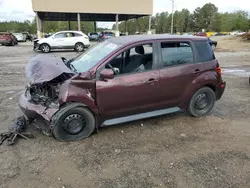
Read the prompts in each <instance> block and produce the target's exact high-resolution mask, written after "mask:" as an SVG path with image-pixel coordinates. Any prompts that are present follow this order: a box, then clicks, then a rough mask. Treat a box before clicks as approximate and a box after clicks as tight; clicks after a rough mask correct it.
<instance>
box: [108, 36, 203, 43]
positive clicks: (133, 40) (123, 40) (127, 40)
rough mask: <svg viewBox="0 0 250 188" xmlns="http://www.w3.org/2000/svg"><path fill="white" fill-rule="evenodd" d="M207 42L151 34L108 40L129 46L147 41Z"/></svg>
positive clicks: (193, 38) (196, 37)
mask: <svg viewBox="0 0 250 188" xmlns="http://www.w3.org/2000/svg"><path fill="white" fill-rule="evenodd" d="M161 39H167V40H196V41H201V40H207V37H198V36H184V35H170V34H153V35H129V36H121V37H113V38H110V39H108V40H109V41H110V42H113V43H117V44H122V45H126V44H131V43H136V42H141V41H148V40H161Z"/></svg>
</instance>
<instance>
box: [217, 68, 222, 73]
mask: <svg viewBox="0 0 250 188" xmlns="http://www.w3.org/2000/svg"><path fill="white" fill-rule="evenodd" d="M216 72H217V73H218V74H219V75H221V72H222V70H221V68H220V67H217V68H216Z"/></svg>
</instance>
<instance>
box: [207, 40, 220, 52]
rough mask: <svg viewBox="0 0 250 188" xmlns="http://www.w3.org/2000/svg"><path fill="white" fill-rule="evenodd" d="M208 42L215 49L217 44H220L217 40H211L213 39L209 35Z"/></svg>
mask: <svg viewBox="0 0 250 188" xmlns="http://www.w3.org/2000/svg"><path fill="white" fill-rule="evenodd" d="M208 42H209V44H210V46H211V47H212V49H213V50H215V49H216V47H217V44H218V43H217V41H215V40H211V39H210V38H209V37H208Z"/></svg>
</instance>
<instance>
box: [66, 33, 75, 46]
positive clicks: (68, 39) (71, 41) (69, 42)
mask: <svg viewBox="0 0 250 188" xmlns="http://www.w3.org/2000/svg"><path fill="white" fill-rule="evenodd" d="M65 35H66V38H65V41H64V46H65V47H72V46H74V45H75V43H76V42H74V41H75V35H74V33H73V32H67V33H65Z"/></svg>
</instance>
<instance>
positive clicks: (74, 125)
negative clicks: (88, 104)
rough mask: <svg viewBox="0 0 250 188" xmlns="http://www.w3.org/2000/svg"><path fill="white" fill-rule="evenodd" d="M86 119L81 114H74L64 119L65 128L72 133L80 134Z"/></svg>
mask: <svg viewBox="0 0 250 188" xmlns="http://www.w3.org/2000/svg"><path fill="white" fill-rule="evenodd" d="M85 124H86V123H85V119H84V118H83V117H82V116H81V115H79V114H72V115H69V116H68V117H66V118H65V120H64V126H63V127H64V130H65V131H67V132H68V133H70V134H78V133H79V132H81V131H82V129H83V128H84V127H85Z"/></svg>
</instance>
